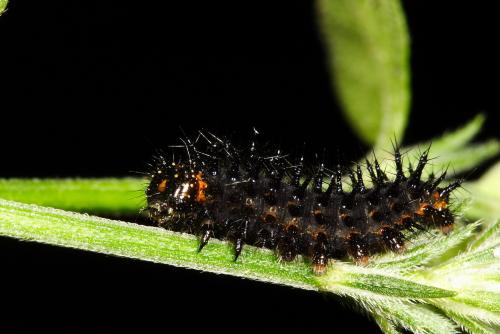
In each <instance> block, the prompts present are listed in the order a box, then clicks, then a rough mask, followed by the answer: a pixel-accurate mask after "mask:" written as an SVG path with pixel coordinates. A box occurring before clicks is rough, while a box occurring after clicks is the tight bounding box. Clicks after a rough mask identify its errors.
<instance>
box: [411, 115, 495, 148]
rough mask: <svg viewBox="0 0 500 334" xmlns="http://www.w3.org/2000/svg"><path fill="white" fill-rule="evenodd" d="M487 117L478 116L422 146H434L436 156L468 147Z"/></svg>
mask: <svg viewBox="0 0 500 334" xmlns="http://www.w3.org/2000/svg"><path fill="white" fill-rule="evenodd" d="M485 120H486V117H485V116H484V115H483V114H478V115H476V116H475V117H474V118H473V119H472V120H470V121H469V122H467V124H465V125H464V126H462V127H461V128H458V129H456V130H454V131H451V132H448V133H444V134H443V135H442V136H441V137H440V138H435V139H433V140H431V141H428V142H424V143H422V144H420V145H419V146H421V147H427V146H429V145H430V144H432V151H433V153H434V154H436V155H438V156H439V155H441V154H445V153H448V152H451V151H453V150H456V149H460V148H462V147H464V146H465V145H467V144H468V143H469V142H470V141H471V140H472V139H474V137H476V135H477V134H478V133H479V132H480V131H481V128H482V127H483V125H484V122H485Z"/></svg>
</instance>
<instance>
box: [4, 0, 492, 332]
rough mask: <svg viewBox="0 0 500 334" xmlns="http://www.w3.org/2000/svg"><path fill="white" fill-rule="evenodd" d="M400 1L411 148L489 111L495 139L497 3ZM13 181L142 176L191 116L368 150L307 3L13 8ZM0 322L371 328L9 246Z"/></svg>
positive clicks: (219, 280)
mask: <svg viewBox="0 0 500 334" xmlns="http://www.w3.org/2000/svg"><path fill="white" fill-rule="evenodd" d="M486 4H487V1H476V2H474V3H473V4H472V3H470V2H469V3H465V2H464V3H463V4H460V3H457V2H439V3H436V2H431V1H416V0H406V1H404V6H405V11H406V13H407V16H408V21H409V26H410V31H411V36H412V48H413V50H412V71H413V75H412V86H413V102H412V114H411V118H410V123H409V124H410V125H409V127H408V130H407V135H406V138H405V143H415V142H418V141H421V140H424V139H428V138H429V137H433V136H437V135H439V134H440V133H442V132H443V131H445V130H447V129H452V128H455V127H457V126H459V125H461V124H463V123H464V122H466V121H467V120H468V119H470V118H471V117H473V116H474V115H475V114H476V113H478V112H485V113H486V115H487V116H488V121H487V124H486V128H485V131H484V132H483V133H482V134H481V136H480V138H488V137H492V136H493V137H498V133H497V131H496V129H497V125H498V120H499V117H498V101H497V96H496V95H497V94H496V90H497V87H498V84H497V83H496V81H495V79H496V78H497V77H498V71H497V70H498V69H497V59H499V57H498V51H496V50H495V48H494V46H495V44H496V42H497V40H498V37H497V34H498V23H497V22H496V21H495V20H494V19H495V18H494V17H493V15H494V14H493V13H495V10H494V8H493V5H490V7H491V8H488V7H487V6H486ZM0 32H1V33H0V66H1V67H0V78H1V79H0V114H1V123H0V124H1V126H0V142H1V143H2V145H1V160H0V176H1V177H13V176H21V177H33V176H61V177H62V176H121V175H123V176H124V175H130V173H131V171H135V170H144V166H145V163H146V162H147V161H148V159H149V158H150V156H151V154H152V153H153V151H154V150H155V149H156V148H164V147H165V146H167V145H169V144H172V143H175V142H176V138H177V137H178V136H179V134H180V132H179V126H182V127H183V128H184V129H185V130H186V131H190V130H196V129H198V128H201V127H203V128H207V129H211V130H213V131H215V132H217V133H223V134H227V135H233V136H234V137H235V138H236V140H240V141H242V142H243V143H244V142H245V138H248V136H249V135H250V129H251V128H252V126H256V127H257V128H258V129H259V130H260V131H261V133H263V135H264V136H265V137H266V138H269V140H271V141H274V142H278V143H279V144H280V145H282V146H283V147H286V148H288V149H292V150H293V149H296V148H297V147H299V146H300V145H302V143H303V142H306V143H307V147H310V148H312V149H316V148H317V149H318V150H319V151H322V149H323V148H325V149H326V150H327V151H330V152H334V151H336V150H338V149H339V148H340V149H341V150H342V152H343V155H344V158H345V159H350V160H352V159H356V158H357V157H359V156H361V155H362V154H363V152H364V150H365V149H366V147H365V146H363V144H362V143H360V142H359V141H358V140H357V139H356V137H355V135H354V134H353V133H352V132H351V130H350V129H349V128H348V127H347V125H346V123H345V122H344V121H343V119H342V116H341V115H340V112H339V107H338V104H337V102H336V100H335V97H334V96H332V93H331V91H332V89H331V85H330V83H329V81H328V74H327V71H326V69H325V65H324V63H325V61H324V53H323V50H322V48H321V45H320V41H319V38H318V34H317V30H316V28H315V22H314V8H313V3H312V2H309V1H304V0H301V1H266V2H257V3H255V2H254V3H246V2H234V1H233V2H230V1H228V2H226V1H221V2H203V3H195V2H192V1H175V2H161V1H151V0H149V1H141V2H137V1H110V0H100V1H90V0H88V1H75V0H71V1H70V0H68V1H52V2H45V1H19V0H17V1H16V0H13V1H12V3H11V4H10V5H9V10H8V12H7V13H5V14H4V16H3V17H1V18H0ZM0 259H1V264H0V265H1V266H2V269H1V282H2V290H6V291H2V296H1V304H2V305H4V306H7V308H8V309H9V310H10V311H9V312H7V313H2V314H1V315H0V317H2V318H6V319H2V320H9V323H11V324H13V325H14V326H16V328H17V329H18V330H22V329H27V328H29V327H31V328H41V327H50V328H54V329H60V330H65V331H66V330H67V331H71V332H80V331H82V332H83V331H85V330H92V331H97V332H104V331H117V330H123V329H131V328H134V329H138V330H145V329H153V328H156V329H157V330H160V331H162V332H168V331H171V330H173V328H172V326H173V324H176V325H181V326H185V327H186V329H187V330H189V331H204V330H207V331H208V330H210V331H211V330H223V331H228V332H229V331H230V332H239V331H242V330H252V331H264V330H275V331H279V332H281V331H298V330H300V331H311V332H312V331H319V330H328V331H329V332H343V331H345V330H346V329H347V328H348V329H350V330H352V331H353V332H358V331H359V332H369V331H377V327H376V326H375V325H374V324H373V323H371V322H370V321H368V320H367V318H365V317H363V316H361V315H359V314H356V313H353V312H350V311H348V310H347V309H346V308H344V307H342V306H341V305H340V303H339V301H338V300H336V299H334V298H332V297H326V296H322V295H319V294H316V293H312V292H305V291H300V290H297V289H290V288H286V287H277V286H270V285H267V284H261V283H256V282H250V281H245V280H241V279H236V278H228V277H218V276H216V275H211V274H202V273H197V272H194V271H188V270H179V269H175V268H171V267H168V266H162V265H155V264H149V263H142V262H139V261H133V260H126V259H119V258H114V257H107V256H103V255H96V254H91V253H85V252H81V251H75V250H67V249H59V248H55V247H49V246H43V245H37V244H31V243H26V242H18V241H15V240H10V239H7V238H2V239H0Z"/></svg>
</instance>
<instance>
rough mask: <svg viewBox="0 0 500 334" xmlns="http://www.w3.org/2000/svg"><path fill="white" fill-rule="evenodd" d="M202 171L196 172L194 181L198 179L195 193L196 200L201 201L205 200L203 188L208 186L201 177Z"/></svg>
mask: <svg viewBox="0 0 500 334" xmlns="http://www.w3.org/2000/svg"><path fill="white" fill-rule="evenodd" d="M202 176H203V174H202V172H199V173H198V174H196V181H198V193H197V194H196V201H197V202H200V203H203V202H205V201H206V200H207V197H206V195H205V190H206V189H207V188H208V184H207V183H206V182H205V180H203V178H202Z"/></svg>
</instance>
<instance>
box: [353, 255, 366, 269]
mask: <svg viewBox="0 0 500 334" xmlns="http://www.w3.org/2000/svg"><path fill="white" fill-rule="evenodd" d="M368 260H369V258H368V256H366V255H365V256H361V257H357V258H356V259H355V261H356V264H357V265H358V266H366V265H367V264H368Z"/></svg>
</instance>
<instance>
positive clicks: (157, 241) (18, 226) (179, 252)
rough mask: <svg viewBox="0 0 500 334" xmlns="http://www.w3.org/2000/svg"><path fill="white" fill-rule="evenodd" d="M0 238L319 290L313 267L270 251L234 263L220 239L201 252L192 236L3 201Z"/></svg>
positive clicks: (254, 251)
mask: <svg viewBox="0 0 500 334" xmlns="http://www.w3.org/2000/svg"><path fill="white" fill-rule="evenodd" d="M0 235H4V236H9V237H14V238H18V239H22V240H32V241H37V242H41V243H47V244H52V245H59V246H64V247H70V248H77V249H82V250H88V251H93V252H98V253H103V254H111V255H117V256H123V257H127V258H135V259H141V260H145V261H151V262H157V263H165V264H170V265H174V266H179V267H185V268H191V269H198V270H202V271H209V272H213V273H217V274H229V275H233V276H239V277H245V278H250V279H255V280H259V281H266V282H271V283H277V284H283V285H289V286H294V287H299V288H302V289H308V290H318V283H317V281H316V278H315V276H314V275H313V273H312V271H311V269H310V266H308V265H307V264H306V263H304V262H302V261H296V262H294V263H286V264H282V263H280V262H278V261H277V260H276V257H275V255H274V253H273V252H271V251H267V250H263V249H259V248H255V247H246V248H245V249H244V250H243V252H242V254H241V258H240V259H238V261H236V262H234V261H233V257H234V255H233V251H232V249H231V248H230V247H229V246H228V245H227V243H223V242H220V241H217V240H213V241H211V242H210V243H209V244H208V245H207V246H206V247H205V248H204V249H203V252H200V253H198V252H197V251H196V249H197V245H198V240H197V239H196V238H195V237H194V236H192V235H188V234H179V233H173V232H170V231H166V230H163V229H160V228H155V227H146V226H140V225H137V224H131V223H126V222H121V221H116V220H109V219H103V218H99V217H93V216H89V215H85V214H77V213H71V212H66V211H62V210H58V209H52V208H45V207H40V206H36V205H30V204H22V203H17V202H12V201H6V200H1V199H0Z"/></svg>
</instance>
